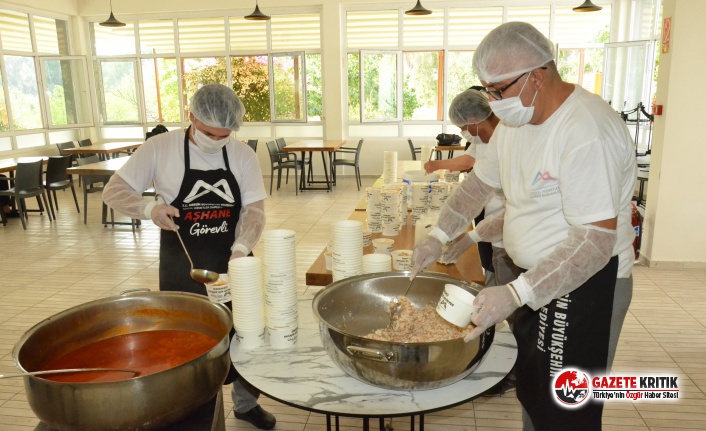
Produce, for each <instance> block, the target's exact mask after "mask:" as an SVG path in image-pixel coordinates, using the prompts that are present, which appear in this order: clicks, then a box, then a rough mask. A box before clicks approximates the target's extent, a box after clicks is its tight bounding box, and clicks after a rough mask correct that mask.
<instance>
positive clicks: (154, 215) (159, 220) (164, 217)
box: [150, 204, 179, 231]
mask: <svg viewBox="0 0 706 431" xmlns="http://www.w3.org/2000/svg"><path fill="white" fill-rule="evenodd" d="M172 217H179V210H178V209H176V208H174V207H173V206H171V205H167V204H157V205H155V206H153V207H152V211H151V212H150V218H151V219H152V222H153V223H154V224H155V225H157V226H158V227H159V228H160V229H164V230H173V231H175V230H177V229H179V227H178V226H177V225H176V224H175V223H174V221H173V220H172Z"/></svg>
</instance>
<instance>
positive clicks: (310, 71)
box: [306, 54, 324, 120]
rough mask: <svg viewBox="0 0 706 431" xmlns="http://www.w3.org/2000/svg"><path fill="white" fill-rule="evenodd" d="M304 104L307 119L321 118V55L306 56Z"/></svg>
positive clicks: (322, 101) (322, 106)
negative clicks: (305, 105)
mask: <svg viewBox="0 0 706 431" xmlns="http://www.w3.org/2000/svg"><path fill="white" fill-rule="evenodd" d="M306 104H307V114H306V115H307V117H308V119H309V120H321V118H322V117H323V113H324V112H323V110H324V96H323V80H322V77H321V55H319V54H316V55H307V56H306Z"/></svg>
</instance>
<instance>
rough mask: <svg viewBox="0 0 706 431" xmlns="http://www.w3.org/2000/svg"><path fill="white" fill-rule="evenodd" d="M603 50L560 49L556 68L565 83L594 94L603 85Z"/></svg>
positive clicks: (599, 92) (599, 91)
mask: <svg viewBox="0 0 706 431" xmlns="http://www.w3.org/2000/svg"><path fill="white" fill-rule="evenodd" d="M603 53H604V49H603V48H575V49H560V50H559V62H558V63H557V68H558V69H559V75H561V78H562V79H563V80H564V81H566V82H571V83H574V84H579V85H581V86H582V87H583V88H585V89H586V90H588V91H590V92H591V93H594V94H601V92H602V85H603Z"/></svg>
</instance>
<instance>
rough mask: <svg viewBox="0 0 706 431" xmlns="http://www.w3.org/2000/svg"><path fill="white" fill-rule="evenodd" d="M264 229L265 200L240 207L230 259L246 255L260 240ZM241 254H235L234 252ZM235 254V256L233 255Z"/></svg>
mask: <svg viewBox="0 0 706 431" xmlns="http://www.w3.org/2000/svg"><path fill="white" fill-rule="evenodd" d="M264 229H265V201H264V200H260V201H257V202H253V203H250V204H247V205H244V206H243V207H242V208H240V217H239V218H238V224H237V225H236V226H235V242H234V243H233V246H232V247H231V248H230V250H231V252H232V253H233V254H231V257H230V258H231V259H235V258H236V257H242V256H247V255H248V254H250V252H251V251H252V249H253V248H255V246H256V245H257V242H258V241H259V240H260V235H261V234H262V231H263V230H264ZM238 252H239V253H242V256H236V253H238ZM234 256H236V257H234Z"/></svg>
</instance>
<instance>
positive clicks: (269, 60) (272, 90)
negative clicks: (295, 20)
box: [267, 51, 309, 124]
mask: <svg viewBox="0 0 706 431" xmlns="http://www.w3.org/2000/svg"><path fill="white" fill-rule="evenodd" d="M306 55H307V53H306V51H286V52H271V53H269V54H268V56H267V63H268V68H269V76H268V79H269V81H270V122H271V123H303V124H306V123H307V122H308V117H309V116H308V113H309V112H308V111H309V110H308V105H307V99H306ZM295 56H296V57H299V58H301V89H302V94H301V95H300V97H301V98H302V99H303V100H302V103H303V106H304V109H302V111H303V113H302V114H303V115H302V117H301V119H299V120H289V119H282V120H278V119H276V118H275V116H276V113H277V112H276V110H275V99H276V97H275V94H276V93H277V89H276V87H275V73H274V70H275V66H274V57H295ZM295 91H296V89H295Z"/></svg>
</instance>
